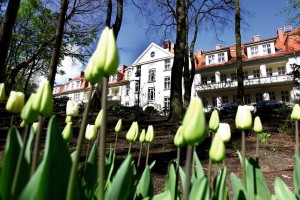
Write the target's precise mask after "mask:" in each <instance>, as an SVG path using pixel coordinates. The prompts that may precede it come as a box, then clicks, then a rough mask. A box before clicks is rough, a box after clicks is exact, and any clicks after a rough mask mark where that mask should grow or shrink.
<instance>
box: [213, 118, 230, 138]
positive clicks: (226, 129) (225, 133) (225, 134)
mask: <svg viewBox="0 0 300 200" xmlns="http://www.w3.org/2000/svg"><path fill="white" fill-rule="evenodd" d="M216 135H220V136H221V138H222V140H223V142H229V141H230V138H231V131H230V126H229V124H227V123H220V126H219V128H218V130H217V133H216Z"/></svg>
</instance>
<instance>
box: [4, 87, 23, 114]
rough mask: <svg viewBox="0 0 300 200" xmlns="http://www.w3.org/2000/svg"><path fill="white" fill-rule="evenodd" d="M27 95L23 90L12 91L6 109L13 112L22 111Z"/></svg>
mask: <svg viewBox="0 0 300 200" xmlns="http://www.w3.org/2000/svg"><path fill="white" fill-rule="evenodd" d="M24 99H25V96H24V94H23V93H22V92H15V91H11V92H10V94H9V97H8V100H7V102H6V110H7V111H8V112H12V113H20V112H21V111H22V109H23V106H24Z"/></svg>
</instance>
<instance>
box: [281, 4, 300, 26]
mask: <svg viewBox="0 0 300 200" xmlns="http://www.w3.org/2000/svg"><path fill="white" fill-rule="evenodd" d="M299 8H300V0H288V1H287V3H286V6H285V7H284V8H283V12H287V13H288V14H291V13H292V12H296V14H295V16H293V17H291V18H290V19H289V22H290V23H291V24H295V25H296V26H299V24H300V13H299Z"/></svg>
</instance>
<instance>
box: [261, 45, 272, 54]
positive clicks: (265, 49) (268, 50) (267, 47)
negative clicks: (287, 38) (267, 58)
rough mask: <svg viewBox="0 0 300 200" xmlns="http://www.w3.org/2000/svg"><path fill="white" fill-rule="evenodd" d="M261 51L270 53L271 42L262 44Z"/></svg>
mask: <svg viewBox="0 0 300 200" xmlns="http://www.w3.org/2000/svg"><path fill="white" fill-rule="evenodd" d="M263 52H264V55H265V54H270V53H271V44H264V45H263Z"/></svg>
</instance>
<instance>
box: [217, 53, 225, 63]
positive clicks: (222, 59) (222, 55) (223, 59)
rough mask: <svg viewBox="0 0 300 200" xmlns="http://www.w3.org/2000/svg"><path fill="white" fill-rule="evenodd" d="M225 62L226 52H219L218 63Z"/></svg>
mask: <svg viewBox="0 0 300 200" xmlns="http://www.w3.org/2000/svg"><path fill="white" fill-rule="evenodd" d="M222 62H225V54H224V53H218V63H222Z"/></svg>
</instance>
